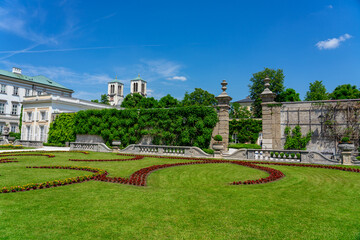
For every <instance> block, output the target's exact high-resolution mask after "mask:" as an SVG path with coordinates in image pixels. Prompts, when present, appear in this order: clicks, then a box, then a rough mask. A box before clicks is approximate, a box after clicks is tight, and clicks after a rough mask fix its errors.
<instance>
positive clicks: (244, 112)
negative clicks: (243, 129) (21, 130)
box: [230, 102, 251, 118]
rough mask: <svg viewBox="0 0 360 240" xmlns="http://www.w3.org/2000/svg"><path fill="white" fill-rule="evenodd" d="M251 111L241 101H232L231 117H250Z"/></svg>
mask: <svg viewBox="0 0 360 240" xmlns="http://www.w3.org/2000/svg"><path fill="white" fill-rule="evenodd" d="M250 117H251V112H250V111H249V110H248V109H247V108H246V107H243V106H240V103H237V102H234V103H230V118H250Z"/></svg>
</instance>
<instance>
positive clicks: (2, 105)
mask: <svg viewBox="0 0 360 240" xmlns="http://www.w3.org/2000/svg"><path fill="white" fill-rule="evenodd" d="M0 113H2V114H4V113H5V103H0Z"/></svg>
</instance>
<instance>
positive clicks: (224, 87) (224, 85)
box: [221, 80, 228, 92]
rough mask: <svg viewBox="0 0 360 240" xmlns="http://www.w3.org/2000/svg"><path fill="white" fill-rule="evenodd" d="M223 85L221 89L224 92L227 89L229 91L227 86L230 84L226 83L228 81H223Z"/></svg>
mask: <svg viewBox="0 0 360 240" xmlns="http://www.w3.org/2000/svg"><path fill="white" fill-rule="evenodd" d="M221 85H222V88H221V89H222V90H223V92H225V91H226V89H227V87H226V86H227V85H228V83H227V82H226V80H223V81H222V83H221Z"/></svg>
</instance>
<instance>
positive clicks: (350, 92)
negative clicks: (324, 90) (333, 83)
mask: <svg viewBox="0 0 360 240" xmlns="http://www.w3.org/2000/svg"><path fill="white" fill-rule="evenodd" d="M330 98H331V99H357V98H360V91H359V89H357V88H356V86H355V85H351V84H343V85H339V86H337V87H336V88H335V89H334V91H333V92H332V93H330Z"/></svg>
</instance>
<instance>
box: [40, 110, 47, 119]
mask: <svg viewBox="0 0 360 240" xmlns="http://www.w3.org/2000/svg"><path fill="white" fill-rule="evenodd" d="M40 115H41V120H42V121H44V120H46V112H40Z"/></svg>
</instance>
